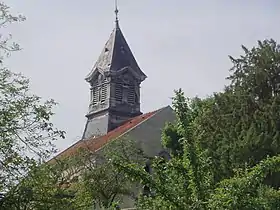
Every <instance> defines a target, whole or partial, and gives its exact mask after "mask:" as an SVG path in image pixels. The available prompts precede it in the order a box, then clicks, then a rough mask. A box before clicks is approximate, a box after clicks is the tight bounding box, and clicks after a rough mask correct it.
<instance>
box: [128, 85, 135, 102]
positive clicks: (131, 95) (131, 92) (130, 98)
mask: <svg viewBox="0 0 280 210" xmlns="http://www.w3.org/2000/svg"><path fill="white" fill-rule="evenodd" d="M127 94H128V96H127V102H128V103H129V104H134V103H135V88H134V86H132V85H130V86H129V87H128V91H127Z"/></svg>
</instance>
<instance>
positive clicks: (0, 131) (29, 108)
mask: <svg viewBox="0 0 280 210" xmlns="http://www.w3.org/2000/svg"><path fill="white" fill-rule="evenodd" d="M0 17H1V18H0V21H1V22H0V27H6V26H7V25H8V24H10V23H14V22H20V21H23V20H24V19H25V18H24V17H23V16H21V15H19V16H13V15H11V14H10V13H9V7H8V6H6V5H5V4H3V3H0ZM11 38H12V37H11V35H9V36H8V37H7V36H5V35H4V34H1V36H0V53H1V54H0V55H1V56H0V61H1V67H0V192H2V193H6V192H7V191H9V190H11V189H12V188H13V187H14V186H15V185H17V184H18V183H19V181H20V180H21V179H22V178H23V177H24V176H25V175H26V174H27V173H28V171H29V170H30V169H32V168H34V167H35V166H36V165H39V164H40V163H42V162H44V161H45V160H46V159H47V158H49V157H50V155H51V154H53V152H55V148H54V144H53V141H54V140H56V139H57V138H60V137H62V138H64V132H63V131H60V130H58V129H55V128H54V126H53V124H52V123H51V117H52V115H53V112H52V108H53V106H54V105H55V104H56V103H55V102H54V101H53V100H49V101H46V102H42V100H41V98H40V97H38V96H36V95H33V94H31V93H30V89H29V81H28V79H26V78H25V77H24V76H22V75H21V74H16V73H13V72H11V71H10V70H9V69H8V68H6V67H5V65H4V61H5V59H6V58H7V57H8V56H10V55H11V53H12V52H14V51H18V50H20V47H19V45H18V44H16V43H13V42H12V39H11Z"/></svg>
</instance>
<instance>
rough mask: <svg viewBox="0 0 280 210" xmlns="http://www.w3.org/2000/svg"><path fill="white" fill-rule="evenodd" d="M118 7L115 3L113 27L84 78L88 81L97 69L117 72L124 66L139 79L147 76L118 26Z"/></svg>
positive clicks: (102, 71)
mask: <svg viewBox="0 0 280 210" xmlns="http://www.w3.org/2000/svg"><path fill="white" fill-rule="evenodd" d="M118 13H119V10H118V7H117V5H116V8H115V14H116V20H115V28H114V29H113V31H112V33H111V35H110V37H109V40H108V41H107V42H106V44H105V47H104V48H103V50H102V52H101V54H100V56H99V58H98V60H97V62H96V63H95V65H94V67H93V68H92V70H91V72H90V73H89V74H88V75H87V77H86V80H87V81H88V82H90V81H91V80H92V78H93V76H94V74H95V72H97V71H99V72H101V73H104V72H112V73H113V72H117V71H120V70H122V69H124V68H127V67H129V68H131V69H132V70H133V71H134V73H136V74H137V75H138V76H139V78H140V80H141V81H143V80H145V79H146V78H147V76H146V75H145V74H144V73H143V72H142V71H141V69H140V68H139V66H138V63H137V61H136V59H135V57H134V55H133V53H132V51H131V50H130V47H129V45H128V44H127V42H126V39H125V37H124V35H123V33H122V31H121V29H120V26H119V18H118Z"/></svg>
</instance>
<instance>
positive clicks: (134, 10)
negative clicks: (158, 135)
mask: <svg viewBox="0 0 280 210" xmlns="http://www.w3.org/2000/svg"><path fill="white" fill-rule="evenodd" d="M4 2H5V3H6V4H8V5H9V6H10V7H11V10H12V12H13V13H20V14H23V15H25V16H26V18H27V20H26V21H25V22H23V23H20V24H13V25H11V26H9V27H7V28H6V29H5V30H7V31H8V32H9V33H12V34H13V38H14V41H16V42H18V43H19V44H20V45H21V47H22V48H23V50H22V51H20V52H17V53H14V54H13V55H12V56H11V57H10V58H9V60H8V61H7V65H8V66H9V67H10V69H11V70H12V71H14V72H21V73H23V74H24V75H25V76H26V77H28V78H29V79H30V81H31V90H32V92H33V93H35V94H37V95H39V96H41V97H42V98H43V99H44V100H47V99H50V98H53V99H55V101H57V102H58V103H59V105H58V106H57V107H56V108H55V110H54V111H55V113H56V114H55V116H54V118H53V122H54V124H55V125H56V126H57V127H58V128H60V129H62V130H65V131H66V133H67V135H66V139H64V140H59V141H58V142H57V146H58V148H59V149H60V150H63V149H65V148H67V147H68V146H70V145H71V144H73V143H75V142H76V141H78V140H80V138H81V136H82V133H83V130H84V126H85V123H86V117H85V115H86V113H87V111H88V105H89V84H88V83H87V82H86V81H85V80H84V78H85V76H86V75H87V74H88V73H89V72H90V70H91V68H92V67H93V65H94V63H95V62H96V60H97V58H98V56H99V54H100V53H101V50H102V48H103V46H104V44H105V42H106V41H107V39H108V38H109V35H110V33H111V31H112V29H113V27H114V19H115V16H114V12H113V11H114V0H80V1H69V0H59V1H57V0H49V1H45V0H24V1H23V0H4ZM119 11H120V12H119V19H120V27H121V29H122V32H123V33H124V35H125V37H126V39H127V42H128V44H129V45H130V48H131V50H132V52H133V54H134V56H135V57H136V60H137V61H138V64H139V66H140V68H141V69H142V70H143V72H145V74H146V75H147V76H148V78H147V79H146V80H145V81H144V82H143V83H142V86H141V109H142V111H143V112H148V111H152V110H155V109H158V108H161V107H163V106H166V105H170V104H171V97H172V96H173V91H174V90H175V89H178V88H182V89H183V90H184V92H185V94H186V96H188V97H194V96H200V97H205V96H207V95H211V94H212V93H213V92H217V91H221V90H222V89H223V87H224V85H225V84H226V83H227V81H226V80H225V77H227V76H228V75H229V69H230V67H231V63H230V61H229V59H228V55H232V56H234V57H236V56H238V55H240V54H242V50H241V45H242V44H243V45H245V46H247V47H248V48H251V47H252V46H254V45H256V43H257V40H264V39H269V38H273V39H274V40H276V41H280V27H279V21H280V1H279V0H266V1H264V0H247V1H243V0H242V1H241V0H235V1H229V0H196V1H191V0H172V1H170V0H169V1H167V0H141V1H136V0H119Z"/></svg>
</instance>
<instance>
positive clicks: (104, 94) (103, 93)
mask: <svg viewBox="0 0 280 210" xmlns="http://www.w3.org/2000/svg"><path fill="white" fill-rule="evenodd" d="M100 95H101V96H100V101H101V102H104V101H105V100H106V97H107V85H106V84H103V85H102V86H101V90H100Z"/></svg>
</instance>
